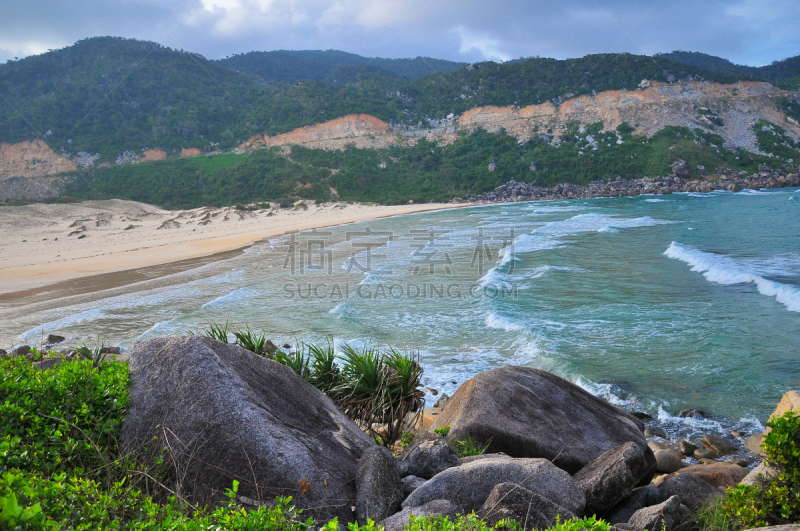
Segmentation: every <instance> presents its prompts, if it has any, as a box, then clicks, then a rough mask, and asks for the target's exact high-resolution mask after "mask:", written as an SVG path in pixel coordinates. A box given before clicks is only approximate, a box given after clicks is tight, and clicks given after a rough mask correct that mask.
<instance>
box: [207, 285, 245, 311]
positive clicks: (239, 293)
mask: <svg viewBox="0 0 800 531" xmlns="http://www.w3.org/2000/svg"><path fill="white" fill-rule="evenodd" d="M256 295H258V291H256V290H255V289H253V288H251V287H250V286H246V287H244V288H239V289H235V290H233V291H231V292H230V293H228V294H227V295H222V296H220V297H217V298H216V299H213V300H210V301H208V302H207V303H205V304H203V305H202V306H201V307H200V309H201V310H205V309H206V308H221V307H223V308H224V307H225V306H228V305H230V304H235V303H237V302H239V301H241V300H244V299H248V298H251V297H254V296H256Z"/></svg>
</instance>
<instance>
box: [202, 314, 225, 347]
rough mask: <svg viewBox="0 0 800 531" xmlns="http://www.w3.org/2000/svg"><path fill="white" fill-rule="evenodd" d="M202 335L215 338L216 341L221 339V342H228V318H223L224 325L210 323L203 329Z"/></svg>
mask: <svg viewBox="0 0 800 531" xmlns="http://www.w3.org/2000/svg"><path fill="white" fill-rule="evenodd" d="M203 333H204V335H206V336H208V337H210V338H212V339H216V340H217V341H221V342H222V343H227V342H228V320H227V319H226V320H225V326H224V327H223V326H220V325H218V324H217V323H211V325H210V326H209V327H208V328H206V329H205V330H204V332H203Z"/></svg>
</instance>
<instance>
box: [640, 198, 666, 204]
mask: <svg viewBox="0 0 800 531" xmlns="http://www.w3.org/2000/svg"><path fill="white" fill-rule="evenodd" d="M645 202H647V203H669V201H667V200H666V199H645Z"/></svg>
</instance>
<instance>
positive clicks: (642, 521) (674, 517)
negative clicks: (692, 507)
mask: <svg viewBox="0 0 800 531" xmlns="http://www.w3.org/2000/svg"><path fill="white" fill-rule="evenodd" d="M688 517H689V509H688V508H687V507H686V506H685V505H683V504H681V501H680V499H678V497H677V496H672V497H671V498H669V499H668V500H666V501H665V502H663V503H660V504H658V505H654V506H652V507H645V508H644V509H639V510H638V511H636V512H635V513H634V514H633V516H631V519H630V520H628V523H627V525H625V524H623V526H624V528H625V529H628V530H631V531H634V530H635V531H645V529H648V530H651V531H671V530H672V529H675V528H676V527H678V526H679V525H681V524H683V523H685V522H686V520H687V519H688Z"/></svg>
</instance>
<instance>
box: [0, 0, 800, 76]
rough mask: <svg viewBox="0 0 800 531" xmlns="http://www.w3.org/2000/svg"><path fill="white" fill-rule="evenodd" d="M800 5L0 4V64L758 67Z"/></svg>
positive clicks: (193, 0) (412, 1) (517, 1)
mask: <svg viewBox="0 0 800 531" xmlns="http://www.w3.org/2000/svg"><path fill="white" fill-rule="evenodd" d="M798 28H800V0H614V1H612V0H558V1H555V2H554V1H540V0H493V1H491V2H487V1H483V2H480V1H475V0H3V1H2V2H0V62H5V61H7V60H9V59H13V58H15V57H19V58H22V57H25V56H28V55H33V54H39V53H44V52H46V51H47V50H49V49H57V48H63V47H65V46H69V45H71V44H73V43H74V42H75V41H77V40H80V39H83V38H87V37H94V36H103V35H113V36H120V37H130V38H136V39H143V40H150V41H155V42H158V43H161V44H162V45H164V46H168V47H170V48H174V49H182V50H188V51H192V52H197V53H200V54H202V55H204V56H205V57H208V58H209V59H220V58H223V57H226V56H228V55H233V54H237V53H244V52H248V51H253V50H262V51H269V50H278V49H286V50H316V49H323V50H324V49H337V50H344V51H347V52H352V53H357V54H359V55H363V56H368V57H390V58H398V57H416V56H418V55H422V56H429V57H436V58H440V59H449V60H453V61H463V62H477V61H483V60H493V61H505V60H509V59H514V58H518V57H533V56H540V57H554V58H557V59H564V58H568V57H582V56H584V55H587V54H593V53H607V52H615V53H618V52H629V53H633V54H640V55H652V54H654V53H658V52H669V51H673V50H688V51H699V52H705V53H709V54H712V55H716V56H720V57H724V58H726V59H730V60H731V61H733V62H735V63H738V64H747V65H751V66H762V65H765V64H769V63H771V62H772V61H775V60H780V59H784V58H786V57H791V56H795V55H800V29H798Z"/></svg>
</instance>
